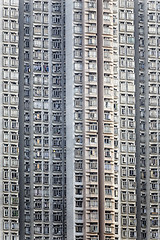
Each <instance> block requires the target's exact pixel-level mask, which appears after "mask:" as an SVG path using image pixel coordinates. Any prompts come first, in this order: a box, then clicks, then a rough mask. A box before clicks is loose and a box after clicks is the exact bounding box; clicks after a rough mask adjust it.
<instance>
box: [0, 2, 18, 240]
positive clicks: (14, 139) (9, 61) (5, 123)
mask: <svg viewBox="0 0 160 240" xmlns="http://www.w3.org/2000/svg"><path fill="white" fill-rule="evenodd" d="M1 6H2V7H1V11H0V26H1V27H0V31H1V34H0V42H1V43H0V55H1V60H0V69H1V70H0V78H1V83H0V91H1V100H0V116H1V117H0V125H1V131H0V141H1V148H0V156H1V161H0V171H1V174H0V179H1V180H0V186H1V196H0V205H1V210H0V213H1V224H0V238H1V239H4V240H9V239H13V240H17V239H19V237H18V236H19V198H18V196H19V171H18V169H19V161H18V155H19V147H18V142H19V136H18V129H19V123H18V117H19V109H18V105H19V95H18V92H19V87H18V82H19V81H18V80H19V76H18V65H19V64H18V63H19V61H18V54H19V51H18V42H19V37H18V28H19V23H18V17H19V12H18V8H19V2H18V1H16V0H11V1H8V0H4V1H1Z"/></svg>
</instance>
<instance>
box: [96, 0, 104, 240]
mask: <svg viewBox="0 0 160 240" xmlns="http://www.w3.org/2000/svg"><path fill="white" fill-rule="evenodd" d="M102 4H103V2H102V0H98V1H97V74H98V191H99V192H98V194H99V240H104V232H105V209H104V204H105V184H104V143H103V142H104V141H103V115H104V110H103V105H104V96H103V89H104V86H103V5H102Z"/></svg>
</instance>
